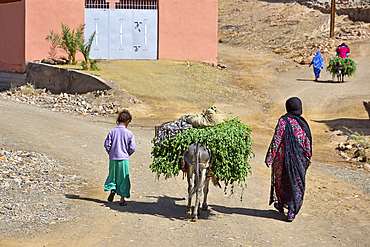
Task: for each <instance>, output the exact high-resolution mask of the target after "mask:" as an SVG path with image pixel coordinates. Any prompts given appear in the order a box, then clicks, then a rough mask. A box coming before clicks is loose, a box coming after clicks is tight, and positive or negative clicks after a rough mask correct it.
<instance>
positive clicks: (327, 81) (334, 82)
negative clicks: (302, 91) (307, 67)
mask: <svg viewBox="0 0 370 247" xmlns="http://www.w3.org/2000/svg"><path fill="white" fill-rule="evenodd" d="M296 80H297V81H311V82H315V83H333V84H342V83H345V82H338V81H335V80H318V81H315V80H312V79H296Z"/></svg>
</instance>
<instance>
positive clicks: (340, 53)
mask: <svg viewBox="0 0 370 247" xmlns="http://www.w3.org/2000/svg"><path fill="white" fill-rule="evenodd" d="M335 51H336V52H337V57H341V58H346V57H348V53H350V49H349V47H348V45H346V44H345V43H342V44H341V45H340V46H338V47H337V49H335Z"/></svg>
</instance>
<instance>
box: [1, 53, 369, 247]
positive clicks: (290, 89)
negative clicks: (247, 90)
mask: <svg viewBox="0 0 370 247" xmlns="http://www.w3.org/2000/svg"><path fill="white" fill-rule="evenodd" d="M222 49H223V47H220V50H221V51H222ZM225 52H226V51H225ZM227 55H228V54H226V53H225V57H224V58H223V59H225V61H227ZM221 57H222V56H221ZM252 59H253V57H248V56H245V57H244V59H243V57H242V58H240V60H239V64H240V66H243V63H247V62H248V61H250V60H252ZM356 61H358V62H359V65H361V66H363V68H366V67H367V66H368V65H369V64H370V61H369V59H368V58H367V57H366V55H361V54H358V55H357V56H356ZM361 66H359V71H361V72H360V73H359V74H358V75H357V76H356V78H353V79H352V78H351V79H350V80H348V82H346V83H344V84H340V85H339V84H334V83H331V82H330V80H329V79H331V78H330V76H329V75H327V74H325V73H323V76H322V80H323V81H324V82H323V83H314V82H313V80H312V79H313V76H312V74H313V73H312V68H306V67H304V68H301V69H299V70H292V71H288V72H285V73H283V74H280V75H278V76H277V77H276V78H274V77H272V79H273V80H269V81H263V80H260V81H259V82H260V84H258V83H256V84H253V85H251V86H253V88H254V89H255V91H256V92H263V93H264V94H265V95H262V96H261V98H260V99H261V101H260V102H259V103H253V104H251V105H248V104H247V103H246V102H248V101H241V102H240V103H239V104H238V105H237V106H236V107H235V108H234V110H235V111H234V114H236V115H240V116H241V117H242V118H243V120H245V121H246V122H247V124H249V125H251V126H252V129H253V140H254V146H253V147H254V148H253V149H254V151H255V153H256V156H255V157H254V158H253V159H252V160H251V165H252V169H253V175H252V176H251V177H249V178H248V189H247V190H246V191H245V192H244V200H243V201H242V202H241V201H240V200H239V195H240V189H237V194H236V195H235V196H232V197H229V196H225V195H224V194H223V191H222V190H220V189H218V188H216V187H212V188H211V191H210V194H209V204H210V209H209V210H208V211H206V212H203V214H202V215H201V217H200V220H199V221H198V222H197V223H193V222H190V221H189V220H188V219H186V218H185V212H186V200H185V199H184V198H185V197H186V182H185V180H182V177H181V176H179V177H177V178H173V179H168V180H163V179H162V178H161V179H160V180H159V181H157V180H155V175H154V174H153V173H152V172H151V171H150V170H149V169H148V166H149V164H150V163H151V157H150V149H151V146H152V145H151V143H150V140H151V139H152V137H153V126H155V125H156V124H158V123H159V122H160V120H155V119H154V118H151V119H150V120H148V119H135V120H134V121H133V122H132V125H130V129H131V130H132V131H133V133H134V134H135V137H136V142H137V152H136V153H135V154H134V155H133V156H132V158H131V161H130V167H131V170H130V172H131V175H130V176H131V180H132V196H131V198H130V199H129V201H128V202H129V205H128V206H127V207H119V206H118V202H117V201H116V202H114V203H107V202H106V197H107V195H108V194H107V193H104V192H103V191H102V185H103V183H104V180H105V178H106V175H107V170H108V166H107V164H108V157H107V155H106V154H105V152H104V149H103V146H102V144H103V141H104V138H105V136H106V134H107V133H108V131H109V130H110V129H111V128H113V127H114V126H115V124H114V119H109V118H98V117H94V118H92V117H77V116H72V115H67V114H61V113H55V112H51V111H49V110H46V109H41V108H37V107H35V106H29V105H22V104H18V103H13V102H9V101H5V100H0V115H1V118H0V133H1V137H0V145H1V146H3V147H9V148H16V149H25V150H31V151H37V152H40V153H45V154H46V155H48V156H51V157H52V158H55V159H58V160H60V161H61V162H62V163H63V164H66V165H69V166H70V167H71V172H75V173H76V174H80V175H83V176H84V177H86V180H87V181H88V185H87V186H86V188H85V189H84V190H82V191H80V193H79V194H76V195H65V196H66V197H67V198H68V199H69V202H70V207H71V210H76V211H77V212H78V214H79V219H78V220H76V221H73V222H66V223H62V224H56V225H53V226H50V227H48V228H50V229H51V230H50V231H49V232H48V233H47V234H44V235H41V236H37V237H32V236H18V237H16V238H11V239H9V238H0V239H1V240H0V246H107V245H113V246H121V245H128V246H147V245H152V246H221V245H225V246H258V245H265V246H300V245H306V246H367V245H368V243H369V242H370V237H369V235H368V229H369V226H370V223H369V222H370V218H369V217H370V216H369V215H370V214H369V213H370V209H369V207H368V205H369V202H370V199H369V194H366V193H364V191H366V190H367V188H368V184H369V179H370V178H369V175H368V174H366V173H363V172H359V171H358V170H353V169H349V168H346V167H342V166H337V165H336V164H341V160H340V159H338V158H335V156H329V155H328V154H329V153H330V154H333V153H334V151H333V149H331V148H332V147H333V145H336V143H335V142H330V139H329V138H330V135H331V132H330V131H329V128H342V126H343V124H344V123H350V124H351V123H352V125H353V126H349V127H356V126H360V125H358V123H363V124H364V123H368V121H369V120H368V118H367V114H366V112H365V111H364V109H363V108H362V106H361V104H362V103H361V99H363V98H366V97H367V95H368V92H369V91H370V90H369V86H368V85H367V83H366V78H368V77H369V75H368V72H367V71H366V70H365V69H361ZM261 74H263V71H262V72H261ZM270 77H271V75H270ZM262 89H263V90H262ZM292 95H296V96H299V97H301V98H302V99H303V102H304V116H305V117H306V119H307V120H308V121H309V123H310V124H311V128H312V129H313V135H314V140H315V143H314V150H316V151H315V153H314V160H313V165H312V166H311V168H310V170H309V171H308V174H307V191H306V197H305V201H304V205H303V208H302V210H301V212H300V214H299V215H298V216H297V218H296V220H295V221H294V222H292V223H287V222H285V217H284V216H283V215H281V214H279V213H278V212H276V211H275V210H274V209H273V207H270V206H268V195H269V187H270V184H269V182H270V171H269V169H267V168H266V167H265V166H264V165H263V159H264V155H265V152H266V149H267V145H268V143H269V141H270V139H271V135H272V132H273V128H274V126H275V124H276V121H277V118H278V117H279V116H280V115H281V114H283V113H284V108H283V103H284V101H285V99H286V98H287V97H289V96H292ZM251 97H252V96H251ZM222 107H225V108H227V107H230V109H231V108H232V105H229V106H228V105H227V103H224V104H222ZM347 120H348V121H347ZM356 185H357V186H356Z"/></svg>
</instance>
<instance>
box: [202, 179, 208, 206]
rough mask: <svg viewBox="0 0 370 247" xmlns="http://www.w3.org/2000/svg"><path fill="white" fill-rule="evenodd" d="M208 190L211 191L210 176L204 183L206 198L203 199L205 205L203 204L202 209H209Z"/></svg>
mask: <svg viewBox="0 0 370 247" xmlns="http://www.w3.org/2000/svg"><path fill="white" fill-rule="evenodd" d="M208 191H209V177H207V178H206V182H205V185H204V190H203V193H204V200H203V205H202V210H204V211H205V210H207V209H208V204H207V196H208Z"/></svg>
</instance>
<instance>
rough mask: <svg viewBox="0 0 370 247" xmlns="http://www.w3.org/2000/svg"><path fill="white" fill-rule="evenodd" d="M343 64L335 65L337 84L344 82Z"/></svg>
mask: <svg viewBox="0 0 370 247" xmlns="http://www.w3.org/2000/svg"><path fill="white" fill-rule="evenodd" d="M343 72H344V64H342V63H339V64H338V65H337V78H338V82H344V74H343Z"/></svg>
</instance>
